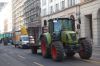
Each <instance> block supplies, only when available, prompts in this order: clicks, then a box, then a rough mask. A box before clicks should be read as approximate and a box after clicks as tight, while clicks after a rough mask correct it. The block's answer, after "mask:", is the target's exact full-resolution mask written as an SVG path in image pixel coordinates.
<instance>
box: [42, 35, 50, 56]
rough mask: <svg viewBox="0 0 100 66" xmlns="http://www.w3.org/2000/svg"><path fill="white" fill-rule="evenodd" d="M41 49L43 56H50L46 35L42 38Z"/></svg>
mask: <svg viewBox="0 0 100 66" xmlns="http://www.w3.org/2000/svg"><path fill="white" fill-rule="evenodd" d="M41 51H42V56H43V57H44V58H48V57H49V56H50V53H49V48H48V45H47V41H46V37H42V39H41Z"/></svg>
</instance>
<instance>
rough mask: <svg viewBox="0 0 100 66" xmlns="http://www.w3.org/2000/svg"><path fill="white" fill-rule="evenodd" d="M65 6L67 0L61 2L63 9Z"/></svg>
mask: <svg viewBox="0 0 100 66" xmlns="http://www.w3.org/2000/svg"><path fill="white" fill-rule="evenodd" d="M64 8H65V1H62V2H61V9H64Z"/></svg>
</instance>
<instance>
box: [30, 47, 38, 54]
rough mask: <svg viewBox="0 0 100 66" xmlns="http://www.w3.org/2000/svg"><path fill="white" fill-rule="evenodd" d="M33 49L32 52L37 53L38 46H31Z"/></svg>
mask: <svg viewBox="0 0 100 66" xmlns="http://www.w3.org/2000/svg"><path fill="white" fill-rule="evenodd" d="M30 48H31V51H32V54H37V47H36V46H31V47H30Z"/></svg>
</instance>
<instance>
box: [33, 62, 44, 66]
mask: <svg viewBox="0 0 100 66" xmlns="http://www.w3.org/2000/svg"><path fill="white" fill-rule="evenodd" d="M33 63H34V64H36V65H38V66H44V65H42V64H40V63H37V62H33Z"/></svg>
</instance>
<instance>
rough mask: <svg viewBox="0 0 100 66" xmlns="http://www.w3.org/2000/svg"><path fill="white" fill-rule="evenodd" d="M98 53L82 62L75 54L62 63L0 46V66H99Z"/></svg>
mask: <svg viewBox="0 0 100 66" xmlns="http://www.w3.org/2000/svg"><path fill="white" fill-rule="evenodd" d="M99 51H100V50H98V49H96V50H94V52H93V56H92V58H91V59H90V60H82V59H80V57H79V56H78V54H76V55H75V57H73V58H65V60H64V61H63V62H55V61H53V60H52V59H50V58H49V59H45V58H43V57H42V56H41V55H40V53H39V54H38V55H35V54H32V53H31V51H30V49H19V48H14V46H11V45H10V46H3V45H0V66H100V52H99Z"/></svg>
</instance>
